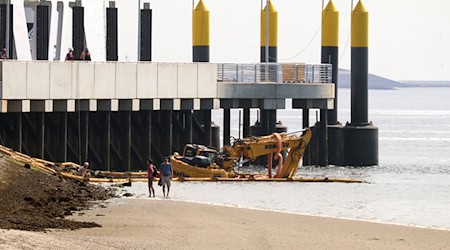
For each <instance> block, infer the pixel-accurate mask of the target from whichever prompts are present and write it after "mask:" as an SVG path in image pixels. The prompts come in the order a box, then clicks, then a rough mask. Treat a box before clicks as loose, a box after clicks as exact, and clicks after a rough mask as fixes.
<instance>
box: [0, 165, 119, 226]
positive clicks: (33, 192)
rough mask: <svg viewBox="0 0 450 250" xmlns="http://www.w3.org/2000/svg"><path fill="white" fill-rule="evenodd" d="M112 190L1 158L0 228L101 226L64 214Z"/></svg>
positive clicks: (88, 204)
mask: <svg viewBox="0 0 450 250" xmlns="http://www.w3.org/2000/svg"><path fill="white" fill-rule="evenodd" d="M113 196H114V192H113V190H110V189H106V188H104V187H102V186H98V185H92V184H89V183H85V182H79V181H71V180H66V179H63V178H61V177H59V176H56V175H49V174H46V173H43V172H40V171H37V170H32V169H27V168H23V167H21V166H18V165H16V164H13V163H9V162H6V161H5V160H3V159H0V228H3V229H19V230H29V231H43V230H45V229H49V228H56V229H78V228H89V227H100V225H98V224H96V223H92V222H78V221H72V220H67V219H65V218H64V217H65V216H67V215H71V214H72V213H73V212H74V211H79V210H83V209H88V208H89V207H91V206H92V205H93V204H94V203H93V202H94V201H101V200H106V199H109V198H111V197H113Z"/></svg>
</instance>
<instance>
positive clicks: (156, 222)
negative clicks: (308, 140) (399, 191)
mask: <svg viewBox="0 0 450 250" xmlns="http://www.w3.org/2000/svg"><path fill="white" fill-rule="evenodd" d="M68 218H69V219H74V220H78V221H91V222H96V223H98V224H100V225H102V227H101V228H88V229H78V230H73V231H69V230H56V231H55V230H52V231H50V232H46V233H43V232H25V231H16V230H1V231H0V248H1V249H212V248H215V249H217V248H218V249H450V231H445V230H432V229H422V228H416V227H408V226H397V225H387V224H378V223H370V222H361V221H351V220H341V219H332V218H322V217H314V216H303V215H294V214H286V213H278V212H268V211H259V210H251V209H242V208H231V207H222V206H212V205H204V204H195V203H186V202H179V201H172V200H170V199H166V200H161V199H136V198H121V199H115V200H113V201H109V203H108V204H107V206H106V208H101V207H96V208H93V209H91V210H87V211H81V212H79V213H75V214H74V216H72V217H68Z"/></svg>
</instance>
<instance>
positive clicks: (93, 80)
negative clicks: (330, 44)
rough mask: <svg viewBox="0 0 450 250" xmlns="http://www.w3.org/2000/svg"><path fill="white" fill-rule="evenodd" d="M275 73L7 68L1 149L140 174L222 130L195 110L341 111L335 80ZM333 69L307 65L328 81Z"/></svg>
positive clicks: (206, 67)
mask: <svg viewBox="0 0 450 250" xmlns="http://www.w3.org/2000/svg"><path fill="white" fill-rule="evenodd" d="M273 65H274V67H276V68H278V72H277V74H278V75H279V77H278V78H277V81H275V82H267V81H265V82H264V83H262V82H261V81H260V80H259V77H253V78H249V77H245V76H243V75H242V74H246V73H249V74H251V75H252V76H255V75H256V76H257V74H259V73H260V71H259V70H258V67H259V64H255V65H253V68H254V69H255V70H254V71H253V72H248V71H245V72H242V71H239V72H238V71H236V70H235V69H236V68H237V67H240V65H238V64H212V63H151V62H136V63H121V62H50V61H28V62H23V61H11V60H7V61H0V99H1V102H0V111H1V113H0V121H1V123H0V136H1V138H0V139H1V143H2V144H3V145H5V146H7V147H11V148H13V149H14V150H17V151H21V152H24V153H26V154H29V155H31V156H34V157H40V158H46V159H49V160H51V161H56V162H58V161H73V162H77V163H80V162H83V161H85V160H88V161H90V162H91V163H92V166H93V168H94V169H101V170H115V171H126V170H139V169H143V168H144V167H145V161H146V160H147V159H148V158H152V159H154V160H155V162H158V161H160V160H161V159H162V157H164V156H166V155H169V154H172V153H173V152H174V151H178V152H182V150H183V147H184V144H185V143H188V142H189V143H191V142H193V143H196V142H197V141H196V140H195V138H194V136H193V135H194V134H195V133H194V132H193V131H194V130H197V132H198V133H200V134H201V133H205V134H211V133H212V132H211V131H214V129H215V128H213V127H212V126H208V127H205V126H203V127H202V126H200V124H196V122H195V121H193V119H191V118H190V117H192V115H191V114H192V112H193V111H208V112H203V113H204V114H210V112H209V111H210V110H211V109H221V108H223V109H224V110H225V112H227V110H228V112H229V109H232V108H260V109H266V110H276V109H283V108H285V100H286V98H291V99H292V100H293V107H294V108H306V107H307V108H332V105H333V98H334V85H333V84H332V83H331V82H323V79H326V78H322V77H318V76H317V75H316V76H315V77H314V76H311V75H309V76H308V77H309V78H305V79H306V80H304V79H303V80H301V81H300V80H299V81H297V82H295V81H291V80H289V81H287V80H286V77H287V76H286V75H283V67H290V66H291V65H290V64H273ZM328 66H329V65H328ZM328 66H327V65H325V64H324V65H306V67H317V72H319V69H321V72H322V74H328V73H330V72H329V71H330V70H331V67H328ZM231 68H232V69H234V70H228V69H231ZM286 82H289V83H286ZM175 112H176V113H177V115H174V113H175ZM225 117H226V116H225ZM204 119H208V120H209V121H211V117H204ZM229 119H231V117H230V118H229ZM247 122H248V125H249V121H247ZM244 133H245V131H244ZM175 134H179V135H181V136H180V137H179V138H178V139H177V140H175V138H174V135H175ZM227 134H229V128H227V129H226V130H224V136H225V135H227ZM204 139H205V140H208V141H211V143H212V142H213V141H214V140H215V138H213V136H209V137H208V136H206V137H205V138H204ZM224 140H225V138H224Z"/></svg>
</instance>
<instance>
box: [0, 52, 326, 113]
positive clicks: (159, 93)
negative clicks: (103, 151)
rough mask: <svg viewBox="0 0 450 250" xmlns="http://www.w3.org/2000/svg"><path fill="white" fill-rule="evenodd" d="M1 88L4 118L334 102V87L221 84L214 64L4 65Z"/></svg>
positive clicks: (0, 71)
mask: <svg viewBox="0 0 450 250" xmlns="http://www.w3.org/2000/svg"><path fill="white" fill-rule="evenodd" d="M0 82H1V85H0V99H2V101H3V100H4V101H6V102H2V106H1V107H0V108H1V109H2V110H3V111H4V110H7V111H4V112H20V111H23V112H26V110H30V111H34V110H43V111H46V112H52V110H54V111H61V110H67V111H69V109H70V111H73V110H74V108H73V107H74V106H75V102H78V103H80V105H79V106H78V107H79V108H78V109H80V110H86V111H87V110H90V111H96V110H111V111H117V110H119V109H120V110H140V109H145V110H158V109H170V110H179V109H192V108H193V109H211V108H219V107H230V108H240V107H243V106H242V105H243V104H242V103H247V102H248V100H251V101H252V103H257V107H259V108H265V109H283V108H285V99H286V98H292V99H293V101H294V103H295V108H302V107H308V108H329V109H332V108H333V99H334V96H335V93H334V84H303V83H302V84H300V83H296V84H270V83H264V84H257V83H218V82H217V65H216V64H211V63H152V62H139V63H124V62H118V63H117V62H76V61H74V62H49V61H30V62H22V61H0ZM78 100H80V101H78ZM239 100H246V102H240V101H239ZM30 101H31V102H30ZM52 105H53V106H52ZM51 106H52V107H51ZM44 107H45V108H44ZM252 107H253V106H252Z"/></svg>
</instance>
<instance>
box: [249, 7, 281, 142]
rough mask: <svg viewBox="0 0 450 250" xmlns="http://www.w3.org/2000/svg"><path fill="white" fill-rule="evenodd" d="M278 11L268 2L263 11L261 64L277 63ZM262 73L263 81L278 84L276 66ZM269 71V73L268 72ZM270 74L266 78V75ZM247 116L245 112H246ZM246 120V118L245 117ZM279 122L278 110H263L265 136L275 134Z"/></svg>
mask: <svg viewBox="0 0 450 250" xmlns="http://www.w3.org/2000/svg"><path fill="white" fill-rule="evenodd" d="M277 47H278V11H277V10H276V9H275V7H274V6H273V4H272V1H270V0H268V1H267V4H266V6H265V7H264V9H262V10H261V52H260V55H261V62H262V63H267V62H277V57H278V55H277V53H278V48H277ZM263 69H264V70H265V71H263V70H262V71H261V79H264V80H265V81H270V82H276V80H277V74H276V73H274V72H276V70H277V66H276V65H267V66H266V67H263ZM267 70H268V72H266V71H267ZM265 73H268V74H267V76H268V78H266V74H265ZM244 115H245V112H244ZM244 119H245V117H244ZM276 122H277V110H276V109H262V110H261V126H262V131H261V132H262V133H263V134H270V133H272V132H275V129H276Z"/></svg>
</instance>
